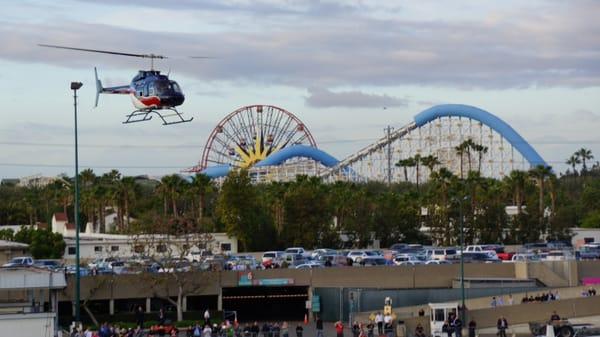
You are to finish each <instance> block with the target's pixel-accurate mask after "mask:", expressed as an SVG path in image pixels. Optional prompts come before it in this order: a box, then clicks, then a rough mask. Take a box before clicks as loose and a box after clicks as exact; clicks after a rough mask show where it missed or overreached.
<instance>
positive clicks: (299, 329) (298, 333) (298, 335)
mask: <svg viewBox="0 0 600 337" xmlns="http://www.w3.org/2000/svg"><path fill="white" fill-rule="evenodd" d="M303 332H304V328H303V327H302V325H301V324H300V323H298V325H297V326H296V337H302V333H303Z"/></svg>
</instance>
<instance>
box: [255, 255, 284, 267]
mask: <svg viewBox="0 0 600 337" xmlns="http://www.w3.org/2000/svg"><path fill="white" fill-rule="evenodd" d="M284 256H285V252H283V251H269V252H264V253H263V255H262V261H261V264H262V265H263V267H265V268H268V267H270V266H271V265H280V264H281V262H283V257H284Z"/></svg>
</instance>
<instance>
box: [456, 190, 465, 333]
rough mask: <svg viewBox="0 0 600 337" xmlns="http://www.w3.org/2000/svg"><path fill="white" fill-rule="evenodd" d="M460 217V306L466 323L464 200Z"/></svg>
mask: <svg viewBox="0 0 600 337" xmlns="http://www.w3.org/2000/svg"><path fill="white" fill-rule="evenodd" d="M458 216H459V218H460V298H461V300H462V303H461V305H460V320H461V321H462V322H463V324H464V322H465V319H466V317H465V256H464V249H465V248H464V247H465V231H464V219H463V212H462V199H460V202H459V204H458Z"/></svg>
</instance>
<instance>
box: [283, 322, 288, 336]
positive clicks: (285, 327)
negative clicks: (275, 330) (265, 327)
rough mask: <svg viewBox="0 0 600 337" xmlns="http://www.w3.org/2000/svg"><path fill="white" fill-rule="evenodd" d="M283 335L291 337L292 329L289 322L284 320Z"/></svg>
mask: <svg viewBox="0 0 600 337" xmlns="http://www.w3.org/2000/svg"><path fill="white" fill-rule="evenodd" d="M281 336H282V337H290V329H289V327H288V323H287V322H283V323H282V324H281Z"/></svg>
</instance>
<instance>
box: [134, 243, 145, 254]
mask: <svg viewBox="0 0 600 337" xmlns="http://www.w3.org/2000/svg"><path fill="white" fill-rule="evenodd" d="M133 251H134V252H136V253H138V254H141V253H143V252H144V245H135V246H134V247H133Z"/></svg>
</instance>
